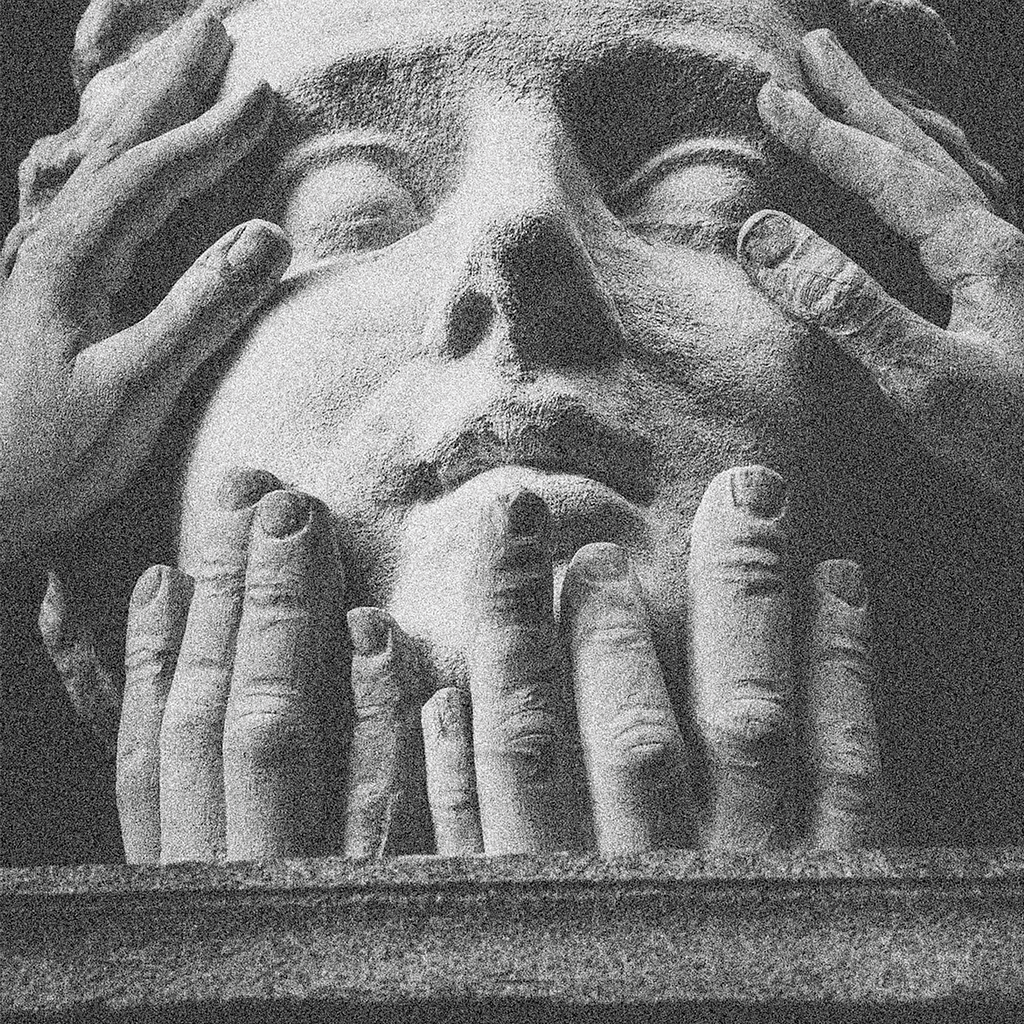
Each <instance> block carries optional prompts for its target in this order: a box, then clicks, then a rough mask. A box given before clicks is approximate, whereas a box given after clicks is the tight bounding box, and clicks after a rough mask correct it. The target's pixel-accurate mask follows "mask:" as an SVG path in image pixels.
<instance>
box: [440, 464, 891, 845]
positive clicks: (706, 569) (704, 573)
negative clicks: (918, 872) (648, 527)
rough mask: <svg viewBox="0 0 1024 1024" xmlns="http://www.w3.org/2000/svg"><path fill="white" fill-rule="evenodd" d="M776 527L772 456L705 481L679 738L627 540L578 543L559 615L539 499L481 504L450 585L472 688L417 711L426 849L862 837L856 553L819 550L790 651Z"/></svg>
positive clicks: (873, 755)
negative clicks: (470, 564) (463, 617)
mask: <svg viewBox="0 0 1024 1024" xmlns="http://www.w3.org/2000/svg"><path fill="white" fill-rule="evenodd" d="M786 529H787V526H786V509H785V488H784V485H783V482H782V480H781V478H780V477H779V476H778V475H777V474H775V473H773V472H771V471H770V470H766V469H761V468H759V467H746V468H742V469H736V470H732V471H729V472H727V473H723V474H720V475H719V476H718V477H717V478H716V479H715V480H714V481H712V483H711V485H710V486H709V488H708V490H707V492H706V494H705V496H704V499H703V501H702V503H701V506H700V508H699V510H698V512H697V515H696V518H695V521H694V525H693V537H692V543H693V547H692V553H691V560H690V567H689V588H690V595H691V618H690V624H689V632H690V652H689V657H690V665H691V680H690V685H689V702H688V703H689V716H690V721H689V722H688V723H686V724H687V725H689V726H690V728H689V729H688V730H687V731H688V732H689V733H691V734H693V733H695V734H696V739H697V743H696V744H693V745H691V744H689V743H688V742H687V741H686V740H684V733H683V730H682V729H681V728H680V724H679V722H677V719H676V716H675V714H674V712H673V707H672V704H671V702H670V698H669V687H668V686H667V685H666V680H665V678H664V676H663V674H662V670H661V668H660V666H659V663H658V659H657V657H656V655H655V649H654V644H653V640H652V635H651V629H650V622H649V619H648V615H647V613H646V611H645V608H644V598H643V594H642V593H641V591H640V588H639V585H638V583H637V580H636V578H635V576H634V574H633V573H632V571H631V569H630V565H629V559H628V558H627V556H626V554H625V552H624V551H622V550H621V549H620V548H618V547H617V546H615V545H612V544H591V545H588V546H586V547H585V548H582V549H581V550H580V551H579V552H578V553H577V554H576V556H575V557H574V559H573V560H572V563H571V564H570V566H569V569H568V572H567V574H566V578H565V583H564V585H563V590H562V601H561V605H562V608H561V616H560V618H561V622H560V624H559V626H557V627H556V624H555V619H554V615H553V613H552V600H551V597H552V566H551V554H550V550H549V548H548V531H549V525H548V513H547V509H546V508H545V506H544V504H543V502H541V500H540V499H539V498H537V497H536V496H534V495H533V494H531V493H530V492H528V491H520V492H519V493H518V494H514V495H509V496H507V499H506V500H504V501H502V502H499V503H498V505H497V506H496V507H495V508H494V512H493V516H492V518H491V521H490V523H489V528H488V529H486V530H485V531H484V533H483V536H482V538H481V542H480V548H479V551H478V559H477V564H478V572H477V579H476V589H475V592H474V593H471V594H468V595H467V599H468V600H469V601H471V602H472V603H473V605H474V606H475V608H476V609H477V618H476V626H475V628H474V629H472V630H471V632H470V635H469V636H468V638H467V658H468V664H469V675H470V691H471V692H470V693H468V694H467V693H465V692H464V691H461V690H458V689H454V688H450V689H445V690H441V691H439V692H438V693H436V694H434V696H433V697H432V698H431V699H430V700H429V701H428V702H427V704H426V706H425V707H424V711H423V720H424V743H425V755H426V769H427V789H428V794H429V799H430V804H431V810H432V814H433V820H434V829H435V834H436V837H437V848H438V851H439V852H441V853H448V854H456V853H469V852H473V851H474V850H481V849H482V850H484V851H486V852H488V853H513V852H514V853H522V852H543V851H553V850H561V849H569V848H578V847H579V846H581V845H590V841H591V840H590V836H589V834H588V833H589V832H590V831H591V829H592V831H593V840H594V841H595V842H596V847H597V849H598V850H599V851H601V852H602V853H609V854H610V853H624V852H630V851H641V850H648V849H654V848H657V847H662V846H688V845H699V846H722V847H742V848H754V849H766V848H772V847H779V846H784V845H789V844H791V843H793V842H801V843H810V844H812V845H822V846H833V847H845V846H858V845H867V844H870V843H871V842H872V841H874V839H875V837H876V835H877V831H878V826H879V824H880V822H879V821H878V820H877V817H878V812H879V803H880V801H879V795H880V779H879V776H880V767H879V761H878V750H877V740H876V735H875V733H876V729H875V723H874V717H873V712H872V709H871V699H870V693H869V689H870V683H871V680H872V678H873V670H872V667H871V660H870V654H869V651H868V643H869V637H868V619H867V607H866V596H865V593H864V590H863V585H862V583H861V580H860V573H859V569H858V568H857V566H856V565H855V564H853V563H851V562H839V561H835V562H826V563H823V564H822V565H820V566H818V568H817V570H816V571H815V573H814V579H813V581H812V585H811V588H810V593H811V602H810V605H811V610H810V624H809V630H808V631H807V641H806V644H805V645H804V646H803V648H802V649H801V646H800V645H799V644H798V642H797V635H798V630H796V629H794V617H795V616H794V611H795V608H794V604H795V601H794V597H795V595H794V592H793V580H792V567H791V566H790V565H789V562H788V556H787V535H786ZM560 652H561V654H562V657H563V659H564V661H563V664H564V668H565V670H566V673H567V675H568V679H569V685H570V688H571V690H572V693H573V695H574V697H568V698H567V695H566V694H565V693H564V687H563V684H562V681H561V680H562V678H563V676H562V673H561V671H560V666H559V657H560ZM801 665H802V666H803V669H802V685H800V683H799V682H798V677H799V675H800V670H799V669H798V666H801ZM681 682H682V681H679V680H670V681H669V684H670V685H671V686H672V688H673V689H674V690H681V689H683V688H684V687H683V686H682V685H681ZM572 707H574V708H575V714H574V715H571V714H570V711H569V709H570V708H572ZM470 723H471V724H470ZM576 723H578V741H579V746H580V747H581V748H582V758H579V757H577V756H576V743H577V741H576V736H577V728H576ZM580 761H582V764H580ZM801 761H804V762H805V763H806V766H807V769H808V771H807V773H806V774H807V776H808V777H807V778H803V777H802V773H800V772H798V770H797V767H796V766H797V764H798V763H800V762H801ZM697 778H700V779H704V780H706V781H705V782H703V783H702V784H700V785H694V781H695V779H697ZM583 780H585V788H586V789H587V790H588V791H589V799H585V800H584V801H582V802H581V801H580V800H579V795H578V790H579V789H580V788H581V787H580V785H579V783H580V782H582V781H583ZM801 783H802V784H803V786H804V789H805V791H804V792H801V791H800V786H801ZM474 791H475V792H476V794H477V801H474V799H473V793H474ZM477 804H478V806H479V816H477ZM587 804H589V813H588V812H587V811H584V810H582V808H583V807H585V806H586V805H587ZM797 806H799V807H808V808H810V810H809V812H807V813H804V814H803V815H794V807H797ZM794 817H798V818H800V820H798V821H794ZM588 819H589V820H588Z"/></svg>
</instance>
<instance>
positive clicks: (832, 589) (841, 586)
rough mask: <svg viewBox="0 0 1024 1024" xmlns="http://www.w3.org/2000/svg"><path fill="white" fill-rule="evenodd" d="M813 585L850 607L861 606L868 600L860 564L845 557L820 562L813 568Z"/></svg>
mask: <svg viewBox="0 0 1024 1024" xmlns="http://www.w3.org/2000/svg"><path fill="white" fill-rule="evenodd" d="M813 580H814V583H815V585H816V586H817V587H818V588H819V589H820V590H822V591H824V592H825V593H828V594H831V595H832V596H833V597H836V598H838V599H839V600H840V601H842V602H843V603H844V604H847V605H849V607H851V608H863V607H864V606H865V605H866V604H867V601H868V592H867V587H866V586H865V585H864V573H863V571H862V570H861V567H860V565H859V564H858V563H857V562H854V561H852V560H850V559H847V558H833V559H829V560H827V561H824V562H821V563H820V564H819V565H818V566H817V567H816V568H815V570H814V575H813Z"/></svg>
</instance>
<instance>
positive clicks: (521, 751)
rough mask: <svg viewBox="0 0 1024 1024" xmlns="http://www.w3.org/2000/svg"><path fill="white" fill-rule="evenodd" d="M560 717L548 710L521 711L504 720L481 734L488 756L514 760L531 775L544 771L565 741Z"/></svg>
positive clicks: (484, 749) (483, 750)
mask: <svg viewBox="0 0 1024 1024" xmlns="http://www.w3.org/2000/svg"><path fill="white" fill-rule="evenodd" d="M562 724H563V723H562V721H561V720H560V718H559V717H558V716H557V715H555V714H553V713H551V712H547V711H532V710H531V711H520V712H516V713H514V714H512V715H509V716H508V717H507V718H505V719H504V720H502V721H501V722H500V724H499V725H497V727H495V728H494V729H492V730H490V734H489V735H484V736H482V737H481V739H482V740H483V742H482V743H481V744H480V746H481V747H482V750H481V755H482V757H483V758H484V759H485V760H486V759H490V758H500V759H502V760H509V761H514V762H515V763H516V764H517V766H518V767H519V768H520V769H521V770H525V771H526V772H527V773H528V774H536V775H539V774H543V773H544V772H545V771H546V770H547V769H548V768H549V767H550V766H551V765H552V764H553V763H554V762H553V759H554V757H555V755H556V754H557V753H558V751H559V750H560V749H561V747H562V744H563V728H562Z"/></svg>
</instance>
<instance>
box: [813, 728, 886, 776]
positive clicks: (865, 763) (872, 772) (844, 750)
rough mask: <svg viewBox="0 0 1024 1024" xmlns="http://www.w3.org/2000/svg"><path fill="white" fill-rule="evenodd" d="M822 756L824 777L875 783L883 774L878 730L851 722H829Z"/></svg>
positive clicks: (821, 764)
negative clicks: (873, 730)
mask: <svg viewBox="0 0 1024 1024" xmlns="http://www.w3.org/2000/svg"><path fill="white" fill-rule="evenodd" d="M819 760H820V770H821V774H822V775H823V776H824V777H826V778H829V779H832V780H836V781H844V782H847V783H850V784H853V785H857V784H868V783H871V782H872V781H873V780H875V779H876V778H877V777H878V776H879V775H880V774H881V760H880V758H879V753H878V746H877V743H876V742H875V737H874V733H873V732H872V731H871V730H870V729H867V728H859V727H857V726H854V725H850V724H848V723H843V722H834V723H831V724H830V725H828V726H826V729H825V735H824V742H823V743H822V747H821V752H820V754H819Z"/></svg>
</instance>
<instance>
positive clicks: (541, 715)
mask: <svg viewBox="0 0 1024 1024" xmlns="http://www.w3.org/2000/svg"><path fill="white" fill-rule="evenodd" d="M488 512H489V516H488V518H487V519H486V520H485V521H484V523H483V524H482V529H481V533H480V538H479V546H478V548H477V551H476V571H475V576H474V578H473V579H472V580H471V583H470V587H469V593H468V601H469V608H468V616H469V621H470V623H471V625H470V632H469V637H468V650H467V663H468V670H469V681H470V694H471V696H472V700H473V756H474V761H475V763H476V777H477V794H478V798H479V803H480V825H481V829H482V832H483V837H484V848H485V849H486V851H487V852H488V853H532V852H542V851H551V850H564V849H568V848H570V847H572V846H575V845H577V839H576V837H575V836H574V834H573V832H574V830H573V828H572V826H573V824H574V822H573V821H572V814H571V801H570V792H571V789H570V784H569V783H570V780H569V778H568V770H567V766H566V763H565V751H566V743H567V735H568V734H567V729H566V721H565V718H566V715H565V709H564V707H563V705H562V701H561V699H560V693H559V685H558V664H557V654H556V634H555V621H554V614H553V583H552V567H551V546H550V545H551V540H550V533H551V522H550V516H549V514H548V510H547V507H546V506H545V505H544V502H543V501H542V500H541V499H540V498H539V497H537V495H535V494H533V493H531V492H530V491H526V490H518V491H513V492H510V493H507V494H503V495H500V496H499V497H497V498H496V499H495V501H494V504H493V506H492V507H491V508H490V509H489V510H488Z"/></svg>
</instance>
